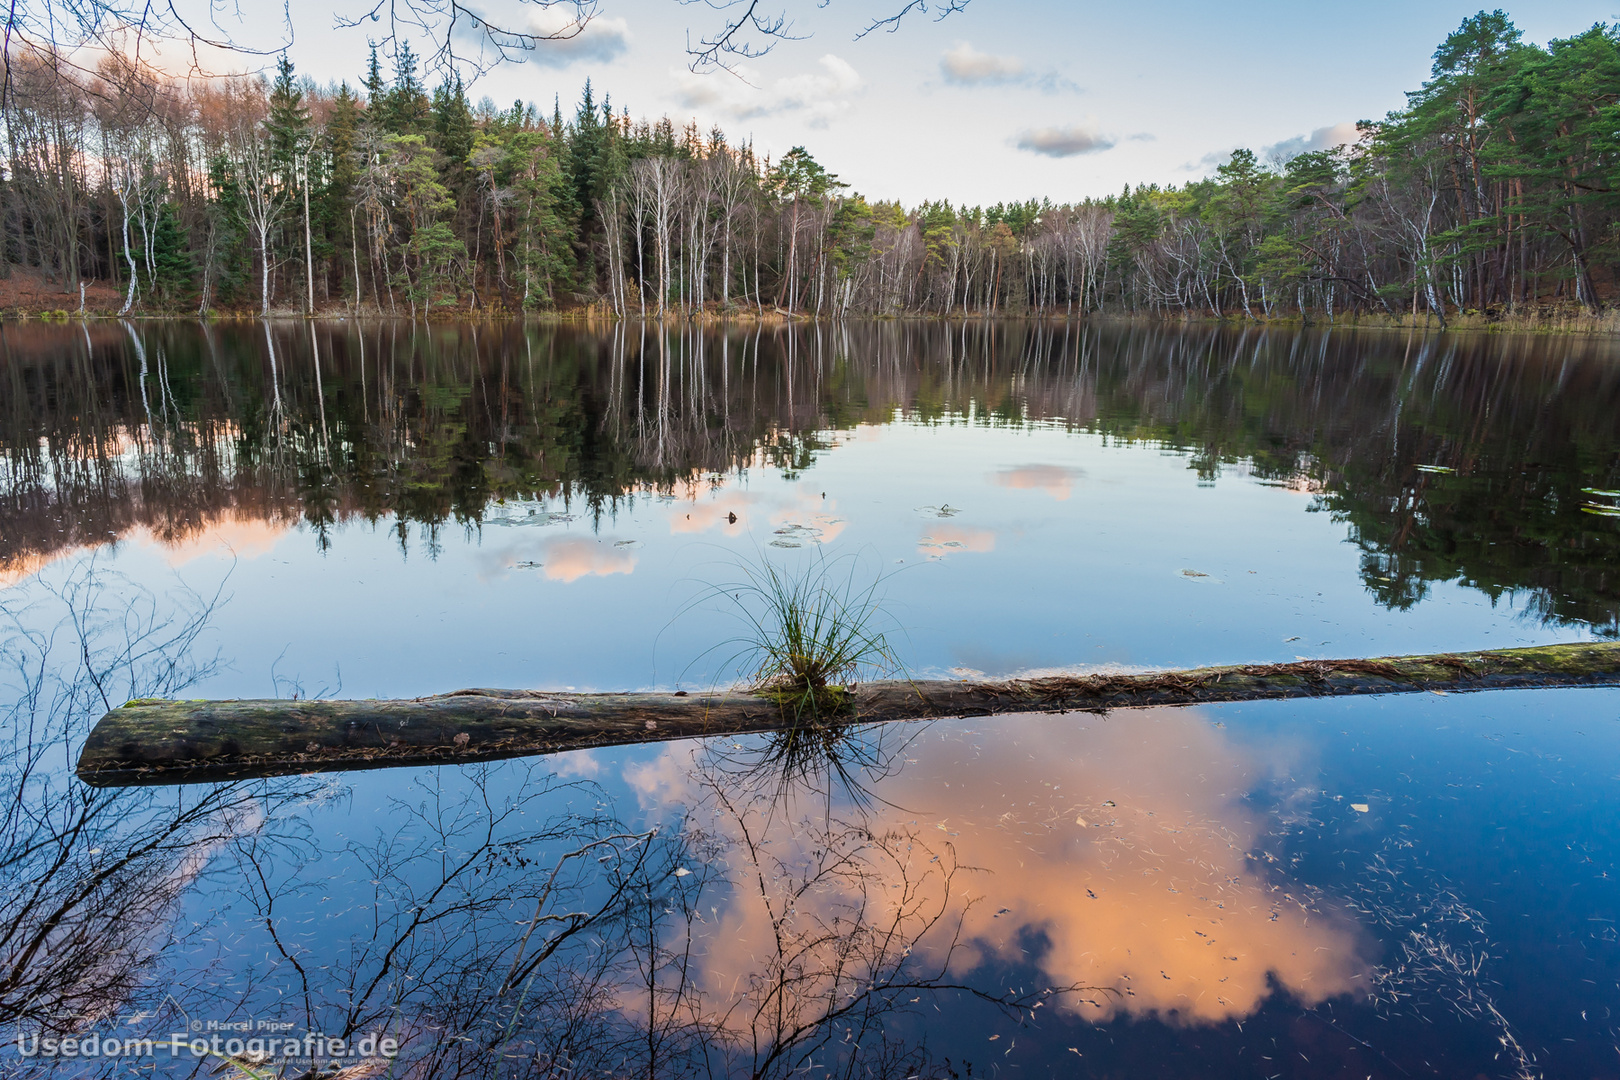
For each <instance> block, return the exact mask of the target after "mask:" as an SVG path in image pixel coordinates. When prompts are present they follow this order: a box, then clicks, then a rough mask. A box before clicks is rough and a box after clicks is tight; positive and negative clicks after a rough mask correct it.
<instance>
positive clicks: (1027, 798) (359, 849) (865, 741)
mask: <svg viewBox="0 0 1620 1080" xmlns="http://www.w3.org/2000/svg"><path fill="white" fill-rule="evenodd" d="M0 447H3V449H4V455H5V457H4V465H3V468H4V472H3V473H0V499H3V500H4V501H3V503H0V605H3V612H4V614H5V615H6V626H7V629H6V631H5V633H4V637H3V645H0V648H3V649H4V653H3V657H4V659H5V661H6V664H7V667H6V689H5V690H4V691H3V692H0V700H3V701H4V702H5V703H6V704H7V706H8V717H9V731H10V734H11V741H10V743H9V744H7V746H8V749H7V751H6V757H5V760H6V767H5V772H4V775H5V778H6V805H7V806H8V808H9V811H8V813H7V814H6V815H5V817H4V826H3V829H4V831H3V832H0V850H3V851H4V852H5V863H4V864H5V866H6V867H7V869H6V871H5V873H6V876H7V880H6V882H5V884H6V888H5V896H6V898H5V899H4V900H3V901H0V905H3V906H0V914H3V916H4V917H3V920H0V922H3V923H4V924H5V926H6V927H8V929H6V930H5V931H4V934H5V936H4V943H3V944H0V966H3V968H4V970H5V971H7V972H9V973H10V974H9V975H7V976H5V977H3V978H0V1018H4V1019H9V1020H11V1021H12V1022H13V1026H14V1027H15V1028H16V1030H17V1031H18V1033H19V1040H18V1042H16V1043H15V1044H13V1045H11V1046H9V1048H8V1049H7V1051H6V1053H5V1055H4V1056H0V1062H4V1064H3V1065H0V1068H6V1069H16V1070H20V1071H22V1072H24V1073H29V1074H32V1073H41V1074H43V1073H46V1072H49V1071H51V1070H56V1071H59V1072H61V1073H62V1074H63V1075H103V1074H105V1075H123V1074H126V1073H128V1072H129V1071H131V1070H134V1069H144V1070H148V1071H150V1070H155V1071H156V1072H157V1073H158V1074H159V1075H176V1076H178V1075H191V1074H192V1073H193V1071H195V1070H197V1069H199V1068H201V1069H204V1070H208V1069H212V1068H214V1067H215V1066H216V1065H218V1066H220V1067H222V1068H223V1069H224V1070H225V1071H226V1073H228V1074H229V1075H232V1076H245V1075H249V1072H248V1071H247V1070H243V1069H236V1068H235V1067H234V1066H231V1065H229V1064H227V1063H223V1062H220V1061H218V1060H216V1059H215V1058H213V1057H209V1056H202V1057H199V1056H198V1054H199V1051H197V1050H196V1049H195V1047H196V1046H197V1045H199V1044H195V1043H191V1042H190V1041H189V1040H190V1039H193V1038H196V1039H199V1040H202V1041H203V1043H206V1042H207V1041H208V1040H211V1039H215V1038H216V1037H218V1039H219V1040H220V1041H219V1043H218V1045H217V1046H214V1045H209V1046H208V1050H209V1052H210V1053H212V1052H213V1051H216V1050H217V1051H219V1052H222V1053H223V1052H229V1053H232V1054H242V1053H247V1052H248V1051H249V1050H251V1049H253V1047H252V1046H250V1040H252V1039H255V1038H257V1039H260V1040H266V1039H270V1038H298V1039H300V1040H305V1041H304V1042H302V1043H300V1046H301V1048H302V1049H301V1053H302V1054H303V1055H304V1060H303V1064H302V1065H300V1066H298V1067H297V1068H292V1067H289V1068H287V1069H286V1070H285V1071H284V1072H283V1073H280V1074H277V1075H285V1076H286V1077H288V1078H290V1077H292V1076H294V1075H298V1073H299V1072H301V1071H302V1070H303V1069H304V1068H307V1067H308V1065H309V1060H308V1059H309V1056H310V1055H311V1054H313V1055H314V1056H316V1057H317V1058H318V1059H319V1061H318V1064H321V1065H326V1064H327V1063H328V1062H336V1063H337V1064H338V1065H339V1066H340V1067H345V1068H348V1069H350V1070H352V1071H351V1072H349V1073H346V1074H344V1075H346V1076H352V1077H359V1076H361V1075H384V1074H386V1075H399V1076H404V1075H408V1076H424V1077H426V1076H433V1077H450V1076H469V1077H471V1076H497V1075H498V1076H503V1077H504V1076H513V1077H523V1076H535V1077H540V1076H546V1077H550V1076H562V1075H565V1074H566V1075H570V1076H574V1075H579V1076H621V1075H629V1074H632V1073H633V1074H637V1075H658V1076H664V1075H669V1076H688V1075H715V1076H777V1075H788V1074H792V1073H799V1072H804V1073H814V1074H821V1073H827V1074H834V1073H837V1074H841V1075H863V1076H864V1075H879V1076H888V1075H893V1076H940V1077H947V1076H970V1075H989V1074H991V1073H997V1074H999V1073H1001V1072H1003V1071H1006V1070H1018V1071H1019V1072H1018V1074H1020V1075H1065V1076H1067V1075H1090V1076H1099V1077H1104V1076H1107V1077H1113V1076H1132V1077H1140V1076H1165V1077H1171V1076H1176V1077H1180V1076H1187V1075H1200V1076H1215V1077H1225V1076H1232V1077H1239V1076H1242V1077H1252V1076H1264V1077H1278V1076H1292V1077H1337V1076H1347V1077H1348V1076H1355V1077H1363V1076H1379V1077H1402V1076H1447V1077H1451V1076H1460V1077H1473V1076H1479V1075H1483V1076H1487V1077H1497V1076H1501V1077H1543V1076H1545V1077H1561V1076H1583V1077H1585V1076H1593V1077H1596V1076H1620V1017H1617V1016H1616V1015H1615V1014H1616V1011H1617V1010H1620V935H1617V924H1616V919H1617V918H1620V890H1617V886H1616V874H1617V870H1616V865H1615V864H1616V859H1617V857H1620V827H1617V825H1616V823H1615V820H1614V815H1613V813H1612V807H1613V806H1614V805H1616V800H1617V797H1620V729H1617V725H1616V720H1617V719H1620V691H1617V690H1610V689H1565V690H1529V691H1493V692H1488V693H1480V694H1433V693H1431V694H1421V695H1413V696H1400V697H1384V698H1354V699H1320V700H1301V701H1287V702H1254V703H1247V704H1228V705H1216V706H1200V707H1192V708H1180V709H1157V710H1120V711H1114V712H1111V713H1108V714H1104V715H1095V714H1066V715H1056V716H1021V717H998V718H988V717H975V718H964V719H959V720H941V721H935V722H930V723H917V724H900V725H893V726H889V727H871V726H868V727H865V728H860V729H855V730H852V731H848V732H845V733H842V734H841V735H839V736H837V737H830V738H827V739H825V740H821V741H819V742H818V743H817V744H816V745H815V746H813V747H811V748H809V750H808V751H805V749H804V748H803V747H802V746H800V747H797V748H789V747H785V746H784V744H783V740H781V739H780V738H775V737H770V736H749V737H743V738H730V737H718V738H713V739H708V740H696V741H690V742H672V743H666V744H649V745H644V746H639V747H630V748H621V749H614V750H597V751H585V752H577V753H571V754H564V755H557V756H554V757H551V758H546V757H535V758H526V759H519V760H513V761H506V762H500V763H495V764H483V765H476V766H474V765H469V766H462V767H440V768H420V769H393V770H379V771H375V772H356V773H339V774H331V775H318V776H317V775H312V776H301V777H286V778H280V779H273V780H253V781H239V782H233V783H223V784H210V785H202V784H198V785H186V786H181V787H169V788H163V787H152V788H127V789H104V790H98V789H91V788H88V787H86V786H84V785H83V784H81V783H79V782H78V781H77V780H76V779H75V778H74V777H73V775H72V764H73V760H74V758H75V756H76V753H77V745H78V743H79V742H82V739H83V737H84V734H85V732H86V731H87V730H88V727H89V725H90V724H93V723H94V721H95V720H96V719H98V718H99V717H100V715H101V713H102V712H103V711H105V709H106V708H108V707H112V706H116V705H118V704H121V703H122V702H123V701H124V700H127V699H129V698H133V697H141V696H183V697H286V698H292V697H299V698H309V697H410V696H415V695H422V694H430V693H439V692H444V691H449V690H453V689H457V688H460V687H534V688H543V689H579V690H587V689H601V690H615V689H637V688H675V689H690V690H699V689H708V688H710V687H712V686H716V685H720V686H725V685H732V684H735V683H737V682H738V681H741V680H745V679H746V678H747V677H748V676H749V674H750V673H751V671H752V668H751V666H750V654H749V642H748V640H747V637H748V630H747V623H746V615H747V610H746V607H747V599H746V596H745V592H744V590H743V589H741V588H740V583H744V582H746V581H747V580H748V576H749V574H750V573H757V572H758V568H759V567H761V566H764V565H770V566H774V567H777V568H779V569H780V570H781V571H782V572H783V573H786V574H788V575H790V576H804V575H812V576H814V575H820V576H825V577H828V578H830V579H833V580H837V581H840V582H846V583H848V584H849V585H850V587H852V588H855V589H857V590H865V589H867V588H871V589H872V590H873V595H874V596H875V597H876V598H877V599H878V607H879V612H878V617H877V623H876V624H875V625H876V626H877V629H879V630H881V632H882V633H883V634H884V635H885V639H886V641H887V642H888V643H889V645H890V646H891V648H892V649H893V651H894V654H895V655H896V656H897V657H898V658H899V660H900V661H901V663H902V664H903V668H904V671H905V672H906V673H909V674H912V675H917V676H925V677H930V678H953V677H959V678H978V677H980V676H1006V675H1013V674H1027V673H1031V672H1041V671H1055V670H1061V671H1081V672H1084V671H1093V670H1103V671H1111V670H1138V669H1153V668H1179V667H1191V666H1200V665H1208V664H1219V663H1246V662H1268V661H1289V660H1294V659H1296V658H1319V657H1357V656H1380V655H1393V654H1402V653H1418V652H1437V651H1452V650H1466V649H1480V648H1493V647H1508V646H1512V645H1520V644H1541V643H1550V642H1558V641H1580V640H1590V639H1611V638H1614V637H1616V636H1620V345H1617V344H1616V343H1615V342H1613V341H1612V340H1610V339H1606V338H1595V337H1579V336H1550V335H1549V336H1516V335H1508V334H1490V335H1484V334H1478V335H1465V334H1433V335H1423V334H1409V333H1406V332H1400V333H1395V332H1375V331H1353V330H1343V329H1331V328H1325V329H1324V328H1308V329H1295V328H1287V329H1269V330H1265V329H1257V328H1246V329H1245V328H1229V327H1210V326H1186V327H1183V326H1175V325H1170V324H1129V323H1106V322H1105V323H1086V324H1078V323H1073V324H1062V323H1035V322H1031V323H1020V322H1002V323H989V324H983V325H981V324H975V323H968V324H962V323H951V324H944V323H905V322H897V323H875V324H849V325H823V326H805V327H799V328H793V329H789V328H782V327H776V328H771V327H767V328H763V329H757V328H753V327H748V328H740V327H739V328H734V329H730V330H720V329H714V328H696V327H687V328H659V327H654V326H646V327H642V326H635V325H620V326H616V327H603V328H600V329H590V328H580V327H562V328H558V327H548V326H538V325H532V324H530V325H524V324H517V323H513V324H468V325H413V324H409V323H404V322H356V323H344V322H322V323H315V324H309V323H303V322H285V323H276V322H271V323H237V324H213V325H190V324H185V323H131V324H127V325H126V324H113V323H97V324H85V325H73V326H69V325H45V324H36V323H27V324H21V325H19V324H6V325H4V326H3V327H0ZM86 1035H94V1036H95V1037H96V1039H97V1041H96V1043H95V1051H96V1052H95V1053H94V1054H93V1055H91V1056H88V1057H86V1056H83V1055H79V1056H75V1057H73V1058H68V1057H65V1056H64V1053H65V1049H64V1048H63V1047H62V1046H60V1045H58V1046H57V1047H56V1050H55V1056H51V1054H50V1053H49V1052H46V1051H44V1050H42V1049H41V1047H42V1045H43V1043H42V1042H41V1041H40V1040H41V1039H44V1038H53V1039H60V1038H63V1037H69V1038H70V1039H71V1040H74V1041H75V1054H76V1055H77V1054H78V1046H77V1040H78V1039H79V1038H80V1037H81V1036H86ZM146 1037H151V1038H153V1039H154V1040H155V1043H154V1046H153V1047H151V1053H150V1054H146V1053H145V1049H144V1048H142V1047H141V1046H140V1045H138V1040H139V1039H141V1038H146ZM31 1038H32V1039H35V1041H34V1043H33V1044H32V1050H30V1043H29V1039H31ZM321 1038H326V1039H341V1040H343V1041H344V1045H343V1046H342V1047H341V1048H335V1047H333V1046H332V1045H330V1044H328V1045H324V1046H316V1042H317V1041H318V1040H319V1039H321ZM233 1039H235V1040H239V1041H240V1042H241V1045H240V1046H236V1047H234V1048H233V1047H231V1046H230V1045H229V1044H230V1043H231V1040H233ZM367 1039H370V1040H371V1043H369V1044H366V1046H367V1049H365V1050H364V1051H357V1050H356V1046H357V1045H358V1044H364V1043H365V1040H367ZM384 1039H389V1040H393V1042H394V1043H397V1044H398V1047H399V1048H398V1051H397V1055H398V1056H397V1058H396V1059H395V1060H393V1061H392V1063H391V1064H389V1063H388V1062H387V1061H386V1060H385V1059H384V1058H383V1057H382V1055H381V1053H380V1052H376V1053H373V1052H372V1051H374V1050H375V1049H376V1047H377V1046H378V1045H379V1044H380V1042H381V1040H384ZM109 1040H120V1043H119V1047H118V1048H116V1050H115V1052H113V1053H107V1052H106V1049H105V1048H106V1046H108V1045H111V1043H110V1042H109ZM122 1040H135V1041H136V1045H135V1046H134V1047H133V1050H131V1048H130V1047H128V1046H126V1045H125V1044H124V1043H123V1042H122ZM250 1067H251V1065H250ZM257 1068H259V1069H260V1070H266V1069H270V1068H272V1067H271V1066H259V1067H257Z"/></svg>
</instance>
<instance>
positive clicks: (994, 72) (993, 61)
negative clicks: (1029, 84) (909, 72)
mask: <svg viewBox="0 0 1620 1080" xmlns="http://www.w3.org/2000/svg"><path fill="white" fill-rule="evenodd" d="M939 70H940V72H941V73H942V74H944V76H945V81H946V82H949V83H955V84H956V85H958V86H979V85H982V84H985V83H990V84H995V83H1005V82H1013V81H1015V80H1018V79H1021V78H1023V76H1024V62H1023V61H1022V60H1020V59H1018V57H1016V56H992V55H990V54H989V53H983V52H980V51H979V50H978V49H975V48H974V47H973V46H972V45H969V44H968V43H967V42H965V41H961V42H957V44H956V47H955V48H953V49H949V50H947V51H946V53H945V55H944V56H942V57H940V61H939Z"/></svg>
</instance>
